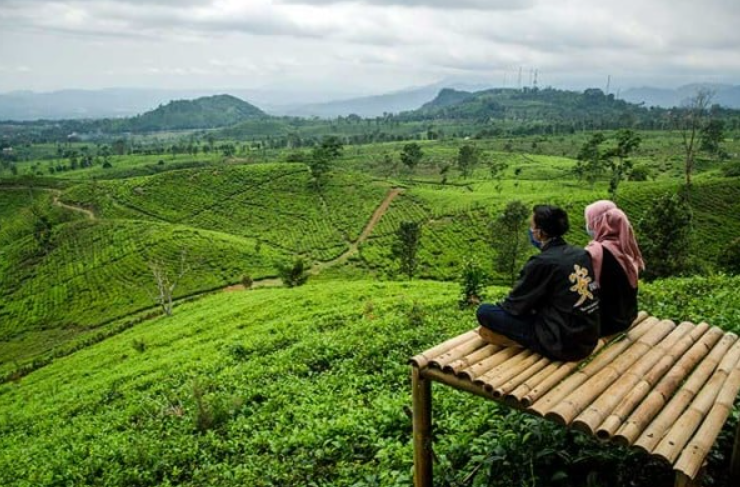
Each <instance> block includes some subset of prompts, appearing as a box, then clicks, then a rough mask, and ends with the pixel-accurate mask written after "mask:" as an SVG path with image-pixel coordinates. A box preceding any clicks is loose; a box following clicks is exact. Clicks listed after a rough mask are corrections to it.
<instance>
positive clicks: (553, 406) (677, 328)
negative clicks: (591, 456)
mask: <svg viewBox="0 0 740 487" xmlns="http://www.w3.org/2000/svg"><path fill="white" fill-rule="evenodd" d="M410 363H411V365H412V388H413V422H414V425H413V426H414V486H415V487H431V485H432V443H431V441H432V440H431V438H432V432H431V421H432V395H431V382H432V381H436V382H440V383H442V384H446V385H448V386H450V387H453V388H455V389H459V390H462V391H466V392H470V393H472V394H475V395H478V396H481V397H484V398H487V399H491V400H494V401H498V402H501V403H504V404H506V405H508V406H510V407H512V408H516V409H519V410H521V411H523V412H526V413H530V414H534V415H537V416H541V417H544V418H546V419H548V420H551V421H554V422H556V423H559V424H561V425H563V426H566V427H570V428H574V429H576V430H580V431H583V432H584V433H587V434H590V435H593V436H594V437H596V438H598V439H600V440H603V441H613V442H615V443H616V444H619V445H625V446H631V447H633V448H639V449H640V450H642V451H644V452H646V453H648V454H650V455H653V456H655V457H657V458H659V459H661V460H662V461H664V462H665V463H666V464H669V465H671V466H672V468H673V469H674V471H675V473H676V485H677V486H678V485H681V486H685V485H699V484H700V482H701V475H700V473H701V470H702V467H703V465H704V462H705V459H706V457H707V455H708V454H709V451H710V449H711V448H712V446H713V445H714V442H715V440H716V439H717V436H718V435H719V432H720V430H721V429H722V426H723V425H724V423H725V421H726V420H727V418H728V416H729V415H730V413H731V412H732V408H733V403H734V400H735V397H736V396H737V394H738V391H740V340H738V337H737V335H735V334H734V333H724V332H723V331H722V330H720V329H719V328H717V327H710V326H709V325H708V324H706V323H699V324H696V325H695V324H693V323H689V322H685V323H680V324H678V325H677V324H675V323H673V322H672V321H668V320H659V319H658V318H655V317H651V316H648V315H647V313H645V312H641V313H640V314H639V315H638V317H637V319H636V320H635V322H634V323H633V324H632V326H631V327H630V329H629V330H627V332H626V333H623V334H620V335H619V336H616V337H611V338H606V339H602V340H601V341H600V342H599V344H598V346H597V348H596V350H595V351H594V353H592V354H591V356H589V357H588V358H586V359H585V360H583V361H581V362H558V361H552V360H550V359H548V358H545V357H542V356H540V355H539V354H537V353H534V352H532V351H530V350H527V349H523V348H516V347H499V346H495V345H490V344H487V343H486V342H485V341H483V340H482V339H481V338H480V337H479V336H478V333H477V332H476V331H475V330H471V331H469V332H466V333H463V334H462V335H459V336H457V337H455V338H452V339H450V340H447V341H445V342H444V343H441V344H440V345H437V346H436V347H434V348H431V349H429V350H427V351H426V352H424V353H422V354H419V355H417V356H415V357H413V358H412V359H411V360H410ZM731 465H732V467H731V476H732V479H733V480H732V482H733V483H732V484H731V485H740V426H739V427H738V431H736V434H735V446H734V450H733V453H732V460H731Z"/></svg>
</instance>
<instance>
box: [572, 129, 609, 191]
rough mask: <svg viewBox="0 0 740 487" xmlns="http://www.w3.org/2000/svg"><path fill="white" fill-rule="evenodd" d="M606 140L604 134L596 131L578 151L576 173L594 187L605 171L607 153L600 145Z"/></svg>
mask: <svg viewBox="0 0 740 487" xmlns="http://www.w3.org/2000/svg"><path fill="white" fill-rule="evenodd" d="M605 140H606V137H604V134H602V133H601V132H596V133H595V134H593V135H592V136H591V138H590V139H589V140H588V141H586V142H585V143H584V144H583V146H582V147H581V150H580V151H579V152H578V163H577V164H576V168H575V171H576V174H577V175H578V177H579V178H580V179H585V180H586V181H587V182H588V183H589V184H590V185H591V187H592V188H593V185H594V183H595V182H596V180H597V179H599V178H600V177H601V175H602V174H603V173H604V161H605V154H604V152H603V151H602V150H601V148H600V146H601V144H602V143H603V142H604V141H605Z"/></svg>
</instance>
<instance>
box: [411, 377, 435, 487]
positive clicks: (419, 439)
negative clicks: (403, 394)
mask: <svg viewBox="0 0 740 487" xmlns="http://www.w3.org/2000/svg"><path fill="white" fill-rule="evenodd" d="M411 388H412V401H413V414H414V417H413V423H414V487H432V383H431V381H430V380H429V379H426V378H424V377H422V375H421V372H420V371H419V368H418V367H413V369H412V372H411Z"/></svg>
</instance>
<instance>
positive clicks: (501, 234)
mask: <svg viewBox="0 0 740 487" xmlns="http://www.w3.org/2000/svg"><path fill="white" fill-rule="evenodd" d="M530 215H531V211H530V210H529V208H527V206H526V205H524V203H522V202H521V201H519V200H514V201H510V202H509V203H508V204H507V205H506V208H504V211H503V213H501V215H499V217H498V218H497V219H496V220H495V221H494V222H493V223H492V224H491V228H490V230H491V244H492V245H493V247H494V248H495V249H496V259H495V260H494V269H495V270H496V271H498V272H501V273H503V274H504V275H505V276H506V277H507V278H508V279H509V281H510V282H511V283H513V282H514V281H515V280H516V276H517V272H518V270H519V268H520V267H521V264H522V260H523V257H524V255H525V253H524V251H525V250H526V248H527V243H528V241H529V238H528V236H527V224H528V219H529V216H530Z"/></svg>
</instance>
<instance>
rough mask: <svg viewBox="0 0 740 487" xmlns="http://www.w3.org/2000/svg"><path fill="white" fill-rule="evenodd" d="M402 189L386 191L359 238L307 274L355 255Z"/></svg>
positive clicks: (274, 282) (269, 282)
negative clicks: (339, 253) (340, 252)
mask: <svg viewBox="0 0 740 487" xmlns="http://www.w3.org/2000/svg"><path fill="white" fill-rule="evenodd" d="M403 191H404V190H403V188H393V189H391V190H390V191H388V194H387V195H386V196H385V199H384V200H383V201H382V202H381V203H380V205H378V207H377V208H376V209H375V211H374V212H373V215H372V216H371V217H370V220H369V221H368V222H367V225H365V228H363V230H362V233H360V236H359V237H358V238H357V240H355V241H354V242H351V243H350V245H349V248H348V249H347V250H345V251H344V252H343V253H342V254H341V255H339V256H337V257H335V258H333V259H331V260H327V261H325V262H319V263H316V264H314V265H313V266H311V268H310V269H309V270H308V274H310V275H312V276H315V275H316V274H319V273H320V272H321V271H324V270H326V269H328V268H330V267H334V266H335V265H339V264H343V263H344V262H346V261H347V259H349V258H350V257H352V256H353V255H355V254H356V253H357V252H358V251H359V248H360V244H361V243H362V242H364V241H365V240H367V238H368V237H369V236H370V234H371V233H373V230H374V229H375V226H376V225H377V224H378V222H379V221H380V219H381V218H383V215H385V213H386V212H387V211H388V207H390V205H391V202H392V201H393V200H394V199H395V198H396V196H398V195H399V194H401V193H402V192H403ZM282 284H283V282H282V281H281V280H280V279H276V278H268V279H258V280H255V281H254V284H252V288H258V287H275V286H281V285H282ZM243 289H244V286H242V285H241V284H234V285H233V286H228V287H225V288H224V291H226V292H231V291H241V290H243Z"/></svg>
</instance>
